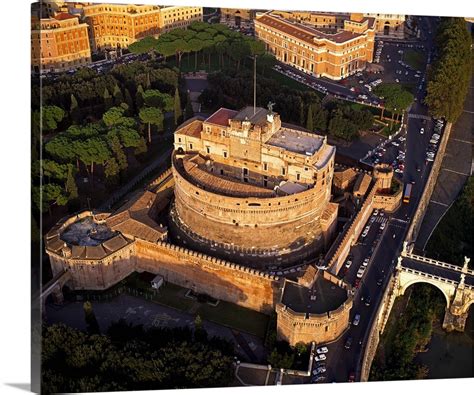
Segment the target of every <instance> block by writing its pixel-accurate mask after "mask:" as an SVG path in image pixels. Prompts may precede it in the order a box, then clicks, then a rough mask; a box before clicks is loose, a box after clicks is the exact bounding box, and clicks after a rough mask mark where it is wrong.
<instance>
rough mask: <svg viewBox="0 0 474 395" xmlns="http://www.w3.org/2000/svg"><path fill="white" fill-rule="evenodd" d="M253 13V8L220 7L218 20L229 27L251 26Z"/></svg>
mask: <svg viewBox="0 0 474 395" xmlns="http://www.w3.org/2000/svg"><path fill="white" fill-rule="evenodd" d="M255 14H256V11H255V10H246V9H237V8H221V20H220V22H221V23H223V24H225V25H227V26H231V27H251V26H252V23H253V20H254V18H255Z"/></svg>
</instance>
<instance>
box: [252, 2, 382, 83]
mask: <svg viewBox="0 0 474 395" xmlns="http://www.w3.org/2000/svg"><path fill="white" fill-rule="evenodd" d="M280 14H281V15H285V16H286V17H282V16H281V15H280ZM289 15H292V13H281V12H279V11H278V12H276V13H274V12H273V11H272V12H268V13H265V14H261V15H257V18H256V19H255V35H256V37H257V38H258V39H260V40H262V41H263V42H264V43H265V44H266V48H267V51H269V52H271V53H273V54H274V55H275V57H276V58H277V59H278V60H279V61H281V62H283V63H286V64H289V65H291V66H293V67H295V68H297V69H299V70H301V71H303V72H305V73H309V74H312V75H314V76H316V77H327V78H330V79H333V80H341V79H343V78H345V77H347V76H349V75H352V74H355V73H357V72H358V71H361V70H363V69H364V68H365V66H366V64H367V62H372V60H373V52H374V37H375V19H374V18H368V17H364V16H363V15H361V14H351V16H350V17H349V18H345V19H344V18H342V19H341V18H340V17H339V16H334V15H328V16H325V17H324V18H320V19H321V20H319V19H318V18H316V17H315V18H314V19H313V24H311V23H308V22H307V21H303V20H302V18H301V16H300V15H299V13H297V14H296V17H294V18H293V17H292V18H288V16H289ZM309 17H311V15H310V16H309ZM298 18H299V19H298ZM296 20H299V21H300V22H298V21H296ZM341 25H342V27H341ZM323 26H325V27H323Z"/></svg>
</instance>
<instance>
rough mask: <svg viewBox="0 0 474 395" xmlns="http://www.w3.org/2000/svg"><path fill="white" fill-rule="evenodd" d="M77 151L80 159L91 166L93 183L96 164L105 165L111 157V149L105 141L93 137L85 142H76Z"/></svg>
mask: <svg viewBox="0 0 474 395" xmlns="http://www.w3.org/2000/svg"><path fill="white" fill-rule="evenodd" d="M76 150H77V154H78V157H79V159H80V160H81V161H82V162H83V163H84V164H85V165H86V166H90V172H91V176H92V182H93V180H94V164H101V165H102V164H104V163H105V162H106V161H107V160H108V159H109V158H110V156H111V153H110V151H109V148H108V147H107V144H106V143H105V141H104V140H102V139H101V138H98V137H92V138H89V139H87V140H85V141H77V142H76Z"/></svg>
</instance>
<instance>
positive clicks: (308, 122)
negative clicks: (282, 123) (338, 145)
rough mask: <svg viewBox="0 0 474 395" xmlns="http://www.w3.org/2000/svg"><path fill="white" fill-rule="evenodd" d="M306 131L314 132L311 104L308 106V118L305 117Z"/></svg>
mask: <svg viewBox="0 0 474 395" xmlns="http://www.w3.org/2000/svg"><path fill="white" fill-rule="evenodd" d="M306 129H308V130H311V131H314V124H313V105H312V104H310V105H309V106H308V116H307V117H306Z"/></svg>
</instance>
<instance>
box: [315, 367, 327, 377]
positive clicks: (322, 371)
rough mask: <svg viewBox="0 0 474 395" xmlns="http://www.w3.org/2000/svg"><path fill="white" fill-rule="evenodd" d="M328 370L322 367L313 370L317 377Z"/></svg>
mask: <svg viewBox="0 0 474 395" xmlns="http://www.w3.org/2000/svg"><path fill="white" fill-rule="evenodd" d="M325 372H326V368H325V367H324V366H321V367H320V368H316V369H314V370H313V374H314V375H315V376H317V375H318V374H321V373H325Z"/></svg>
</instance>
